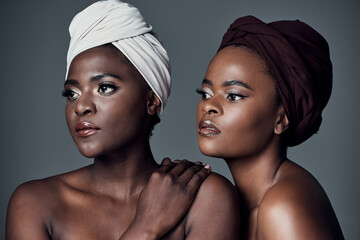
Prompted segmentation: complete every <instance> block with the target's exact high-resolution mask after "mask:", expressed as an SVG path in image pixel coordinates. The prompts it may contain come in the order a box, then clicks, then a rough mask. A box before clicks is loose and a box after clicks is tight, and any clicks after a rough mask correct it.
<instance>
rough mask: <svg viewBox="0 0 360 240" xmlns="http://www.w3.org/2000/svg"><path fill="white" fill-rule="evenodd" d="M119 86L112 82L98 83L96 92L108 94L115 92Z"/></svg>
mask: <svg viewBox="0 0 360 240" xmlns="http://www.w3.org/2000/svg"><path fill="white" fill-rule="evenodd" d="M118 88H119V87H118V86H116V85H115V84H113V83H106V82H103V83H99V88H98V90H97V91H98V93H100V94H101V95H105V96H106V95H110V94H112V93H113V92H115V91H116V90H117V89H118Z"/></svg>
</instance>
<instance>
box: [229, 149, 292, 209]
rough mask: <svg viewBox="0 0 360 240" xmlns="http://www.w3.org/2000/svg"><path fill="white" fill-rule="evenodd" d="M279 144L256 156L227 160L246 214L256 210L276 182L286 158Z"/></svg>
mask: <svg viewBox="0 0 360 240" xmlns="http://www.w3.org/2000/svg"><path fill="white" fill-rule="evenodd" d="M285 152H286V151H284V150H283V148H281V147H280V146H279V145H278V144H275V146H269V147H268V148H266V149H265V150H264V151H262V152H261V153H259V154H256V155H254V156H249V157H242V158H237V159H225V161H226V163H227V165H228V166H229V169H230V172H231V175H232V176H233V179H234V182H235V186H236V189H237V190H238V193H239V199H240V201H241V204H242V206H243V207H244V208H245V209H244V210H245V212H250V211H252V210H253V209H256V208H257V207H258V206H259V204H260V203H261V200H262V198H263V196H264V195H265V193H266V191H267V190H268V189H269V188H270V187H271V186H272V185H273V184H274V183H275V182H276V180H277V174H276V173H277V171H278V169H279V167H280V165H281V163H282V162H283V161H284V159H285V158H286V153H285Z"/></svg>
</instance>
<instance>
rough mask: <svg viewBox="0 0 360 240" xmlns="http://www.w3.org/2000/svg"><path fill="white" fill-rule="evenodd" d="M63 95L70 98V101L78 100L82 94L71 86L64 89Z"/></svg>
mask: <svg viewBox="0 0 360 240" xmlns="http://www.w3.org/2000/svg"><path fill="white" fill-rule="evenodd" d="M61 95H62V96H63V97H66V98H67V99H68V101H70V102H72V101H74V100H76V99H77V98H78V97H79V96H80V94H79V93H77V92H75V91H74V90H72V89H70V88H67V89H64V90H63V91H62V93H61Z"/></svg>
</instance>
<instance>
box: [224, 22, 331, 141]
mask: <svg viewBox="0 0 360 240" xmlns="http://www.w3.org/2000/svg"><path fill="white" fill-rule="evenodd" d="M229 45H245V46H247V47H250V48H251V49H253V50H255V51H256V52H257V53H258V54H259V55H260V56H261V57H262V58H263V59H264V60H265V61H266V63H267V65H268V67H269V69H270V71H271V74H272V75H273V77H274V79H275V81H276V83H277V86H278V90H279V95H280V98H281V101H282V104H283V105H284V108H285V111H286V114H287V116H288V118H289V123H290V124H289V129H288V130H286V132H285V137H286V144H287V145H288V146H295V145H298V144H300V143H302V142H303V141H305V140H307V139H308V138H309V137H311V136H312V135H313V134H314V133H316V132H317V131H318V130H319V127H320V124H321V121H322V117H321V113H322V111H323V109H324V107H325V106H326V104H327V102H328V101H329V98H330V94H331V89H332V64H331V61H330V54H329V46H328V44H327V42H326V40H325V39H324V38H323V37H322V36H321V35H320V34H319V33H318V32H316V31H315V30H314V29H313V28H311V27H310V26H309V25H307V24H305V23H303V22H301V21H299V20H295V21H276V22H271V23H268V24H266V23H264V22H263V21H261V20H259V19H258V18H256V17H254V16H245V17H240V18H238V19H236V20H235V21H234V22H233V23H232V24H231V25H230V27H229V29H228V30H227V32H226V33H225V34H224V36H223V39H222V42H221V45H220V47H219V51H220V50H221V49H223V48H224V47H227V46H229Z"/></svg>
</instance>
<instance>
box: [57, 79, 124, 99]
mask: <svg viewBox="0 0 360 240" xmlns="http://www.w3.org/2000/svg"><path fill="white" fill-rule="evenodd" d="M104 88H106V89H104ZM118 88H119V87H118V86H116V85H115V84H113V83H107V82H102V83H99V85H98V89H97V92H98V93H99V94H100V95H103V96H108V95H111V94H112V93H113V92H114V91H116V90H117V89H118ZM108 89H111V91H110V92H106V90H108ZM61 95H62V96H63V97H66V98H67V99H68V100H69V101H70V102H72V101H74V100H76V99H77V98H78V96H79V95H80V94H79V93H77V92H76V91H74V90H72V89H71V88H65V89H64V90H63V91H62V93H61Z"/></svg>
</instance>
